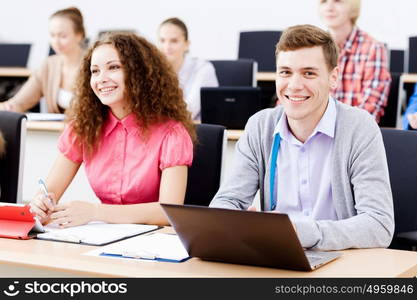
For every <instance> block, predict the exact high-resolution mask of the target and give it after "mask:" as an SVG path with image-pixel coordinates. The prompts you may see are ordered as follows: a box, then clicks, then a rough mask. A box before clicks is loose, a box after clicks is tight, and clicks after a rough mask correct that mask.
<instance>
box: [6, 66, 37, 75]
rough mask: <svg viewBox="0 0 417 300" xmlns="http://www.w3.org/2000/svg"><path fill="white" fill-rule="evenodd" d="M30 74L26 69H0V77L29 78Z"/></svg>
mask: <svg viewBox="0 0 417 300" xmlns="http://www.w3.org/2000/svg"><path fill="white" fill-rule="evenodd" d="M30 73H31V71H30V70H29V69H26V68H12V67H7V68H6V67H0V77H29V76H30Z"/></svg>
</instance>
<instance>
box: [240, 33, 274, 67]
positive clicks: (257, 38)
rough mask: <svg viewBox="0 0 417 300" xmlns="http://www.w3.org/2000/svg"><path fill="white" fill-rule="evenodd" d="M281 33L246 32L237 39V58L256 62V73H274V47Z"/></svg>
mask: <svg viewBox="0 0 417 300" xmlns="http://www.w3.org/2000/svg"><path fill="white" fill-rule="evenodd" d="M281 33H282V32H281V31H246V32H241V33H240V37H239V53H238V58H248V59H254V60H255V61H256V62H258V71H260V72H274V71H275V46H276V44H277V43H278V41H279V39H280V37H281Z"/></svg>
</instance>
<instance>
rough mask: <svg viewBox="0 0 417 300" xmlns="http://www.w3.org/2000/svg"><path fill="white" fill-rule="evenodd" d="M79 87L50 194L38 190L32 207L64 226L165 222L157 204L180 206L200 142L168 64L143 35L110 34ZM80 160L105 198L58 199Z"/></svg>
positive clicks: (92, 54)
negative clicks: (197, 139) (96, 201)
mask: <svg viewBox="0 0 417 300" xmlns="http://www.w3.org/2000/svg"><path fill="white" fill-rule="evenodd" d="M76 91H77V93H76V96H75V99H74V102H73V105H72V107H71V110H70V122H69V123H68V125H67V126H66V129H65V130H64V132H63V133H62V135H61V137H60V139H59V141H58V149H59V151H60V154H59V156H58V158H57V160H56V161H55V164H54V165H53V167H52V169H51V171H50V173H49V175H48V178H47V180H46V185H47V187H48V189H49V191H50V193H49V195H48V196H49V197H48V198H50V199H48V198H47V197H46V196H44V195H43V194H42V192H41V191H39V192H38V194H37V195H36V196H35V197H34V199H33V200H32V203H31V206H32V210H33V211H34V212H35V213H36V214H37V215H38V216H39V217H40V219H41V221H42V222H44V223H45V222H46V221H48V220H49V219H50V221H51V222H52V223H54V224H57V225H59V226H60V227H70V226H76V225H81V224H85V223H88V222H90V221H104V222H108V223H143V224H168V220H167V219H166V217H165V215H164V213H163V211H162V209H161V207H160V205H159V203H158V202H164V203H177V204H181V203H183V201H184V195H185V190H186V184H187V170H188V169H187V166H190V165H191V163H192V159H193V140H194V139H195V132H194V127H193V124H192V121H191V117H190V114H189V113H188V112H187V110H186V103H185V102H184V100H183V96H182V92H181V90H180V88H179V84H178V79H177V77H176V75H175V72H174V71H173V70H172V68H171V67H170V65H169V63H168V62H167V61H166V59H165V58H164V56H163V55H162V54H161V53H160V52H159V51H158V50H157V48H156V47H155V46H153V45H152V44H151V43H149V42H148V41H146V40H145V39H144V38H141V37H138V36H136V35H134V34H130V33H114V34H110V35H107V36H104V37H103V38H102V39H100V40H99V41H97V42H96V43H95V44H94V45H93V46H92V47H91V48H90V49H89V50H88V52H87V53H86V55H85V57H84V59H83V62H82V65H81V69H80V74H79V79H78V82H77V88H76ZM82 163H84V166H85V171H86V174H87V177H88V180H89V182H90V184H91V186H92V188H93V190H94V192H95V194H96V195H97V197H98V198H99V199H100V200H101V203H98V204H96V203H91V202H85V201H71V202H68V203H64V204H60V203H58V201H59V199H60V198H61V196H62V194H63V193H64V191H65V190H66V188H67V187H68V185H69V184H70V183H71V181H72V179H73V178H74V176H75V174H76V173H77V171H78V169H79V167H80V165H81V164H82ZM50 200H52V201H50Z"/></svg>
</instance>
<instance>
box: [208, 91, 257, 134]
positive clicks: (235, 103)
mask: <svg viewBox="0 0 417 300" xmlns="http://www.w3.org/2000/svg"><path fill="white" fill-rule="evenodd" d="M261 108H262V105H261V90H260V88H259V87H217V88H201V122H202V123H208V124H219V125H223V126H225V127H226V128H229V129H243V128H245V125H246V122H247V121H248V119H249V117H250V116H252V115H253V114H254V113H256V112H257V111H259V110H260V109H261Z"/></svg>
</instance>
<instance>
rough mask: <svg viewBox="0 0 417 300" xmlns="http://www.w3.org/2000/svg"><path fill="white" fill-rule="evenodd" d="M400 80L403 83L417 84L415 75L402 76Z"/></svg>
mask: <svg viewBox="0 0 417 300" xmlns="http://www.w3.org/2000/svg"><path fill="white" fill-rule="evenodd" d="M401 80H402V81H403V82H404V83H415V82H417V74H402V75H401Z"/></svg>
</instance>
